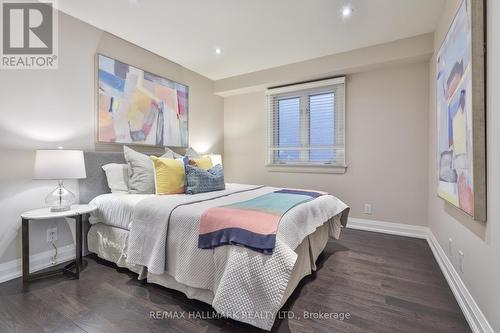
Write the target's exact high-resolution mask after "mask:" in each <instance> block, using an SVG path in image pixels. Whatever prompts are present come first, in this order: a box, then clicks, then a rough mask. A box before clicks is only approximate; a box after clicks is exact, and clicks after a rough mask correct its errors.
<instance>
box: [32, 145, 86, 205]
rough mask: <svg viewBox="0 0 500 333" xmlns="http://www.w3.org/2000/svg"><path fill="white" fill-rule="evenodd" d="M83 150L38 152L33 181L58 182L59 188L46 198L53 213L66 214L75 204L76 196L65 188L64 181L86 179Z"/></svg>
mask: <svg viewBox="0 0 500 333" xmlns="http://www.w3.org/2000/svg"><path fill="white" fill-rule="evenodd" d="M86 177H87V175H86V172H85V162H84V158H83V152H82V151H81V150H63V149H57V150H37V151H36V156H35V167H34V171H33V179H52V180H58V181H59V184H58V186H57V188H56V189H55V190H54V191H52V192H51V193H50V194H49V195H47V197H46V198H45V203H46V204H47V205H48V206H49V207H50V211H52V212H64V211H66V210H69V209H70V208H71V205H72V204H74V203H75V199H76V197H75V195H74V194H73V193H71V191H69V190H67V189H66V188H64V184H63V180H64V179H80V178H86Z"/></svg>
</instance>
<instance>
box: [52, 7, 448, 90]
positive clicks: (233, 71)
mask: <svg viewBox="0 0 500 333" xmlns="http://www.w3.org/2000/svg"><path fill="white" fill-rule="evenodd" d="M444 2H445V0H176V1H174V0H105V1H103V0H85V1H82V0H62V1H58V5H59V9H60V10H61V11H63V12H65V13H67V14H70V15H71V16H74V17H76V18H79V19H81V20H83V21H85V22H87V23H89V24H91V25H94V26H96V27H98V28H100V29H103V30H105V31H108V32H110V33H112V34H114V35H117V36H119V37H121V38H123V39H125V40H128V41H130V42H132V43H134V44H137V45H139V46H141V47H143V48H145V49H147V50H150V51H152V52H154V53H157V54H159V55H161V56H163V57H165V58H167V59H169V60H171V61H174V62H176V63H178V64H180V65H182V66H184V67H186V68H189V69H191V70H193V71H195V72H197V73H200V74H202V75H204V76H206V77H208V78H210V79H213V80H217V79H222V78H226V77H230V76H235V75H240V74H245V73H249V72H254V71H258V70H262V69H266V68H271V67H276V66H280V65H286V64H290V63H294V62H299V61H303V60H308V59H313V58H317V57H321V56H325V55H330V54H335V53H340V52H345V51H349V50H353V49H357V48H361V47H366V46H371V45H376V44H380V43H385V42H389V41H394V40H397V39H402V38H407V37H412V36H416V35H420V34H424V33H428V32H432V31H434V30H435V28H436V25H437V22H438V18H439V16H440V14H441V10H442V8H443V4H444ZM346 5H350V6H352V8H353V9H354V12H353V14H352V16H351V17H350V18H348V19H344V18H343V17H342V8H343V7H344V6H346ZM216 48H221V49H222V53H221V54H216V52H215V49H216Z"/></svg>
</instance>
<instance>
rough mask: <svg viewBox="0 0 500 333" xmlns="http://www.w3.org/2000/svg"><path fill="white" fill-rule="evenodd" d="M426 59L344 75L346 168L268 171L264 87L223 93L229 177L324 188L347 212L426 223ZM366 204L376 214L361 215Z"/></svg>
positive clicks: (392, 219)
mask: <svg viewBox="0 0 500 333" xmlns="http://www.w3.org/2000/svg"><path fill="white" fill-rule="evenodd" d="M428 80H429V77H428V62H427V61H425V62H418V63H413V64H405V65H393V66H391V67H385V68H384V69H379V70H373V71H368V72H364V73H358V74H353V75H348V77H347V83H346V84H347V86H346V94H347V100H346V117H347V118H346V123H347V125H346V126H347V129H346V135H347V137H346V142H347V164H348V168H347V172H346V173H345V174H306V173H280V172H269V171H267V170H266V168H265V164H266V161H267V160H266V158H267V151H266V147H267V143H266V142H267V132H266V131H267V129H266V126H267V111H266V104H265V103H266V99H265V95H264V91H259V92H255V93H250V94H242V95H236V96H230V97H226V98H225V99H224V128H225V131H224V167H225V174H226V178H227V180H228V181H230V182H243V183H254V184H270V185H275V186H290V187H299V188H313V189H319V190H325V191H328V192H330V193H333V194H334V195H336V196H338V197H339V198H341V199H342V200H344V201H345V202H346V203H347V204H348V205H349V206H351V209H352V210H351V212H352V213H351V216H354V217H359V218H370V219H376V220H383V221H389V222H398V223H407V224H416V225H425V224H426V219H425V217H426V210H427V185H426V184H427V164H428V163H427V159H428V152H427V146H426V142H427V140H426V133H427V110H428ZM365 203H371V204H372V205H373V215H365V214H363V208H364V204H365Z"/></svg>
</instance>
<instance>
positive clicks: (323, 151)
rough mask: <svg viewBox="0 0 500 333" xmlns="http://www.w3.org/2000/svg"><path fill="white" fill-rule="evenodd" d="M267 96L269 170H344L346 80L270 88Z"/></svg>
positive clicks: (338, 79) (339, 79) (337, 79)
mask: <svg viewBox="0 0 500 333" xmlns="http://www.w3.org/2000/svg"><path fill="white" fill-rule="evenodd" d="M267 95H268V101H269V116H270V121H269V164H270V166H271V167H277V166H278V167H279V166H289V167H300V166H304V167H339V168H344V169H345V143H344V141H345V140H344V105H345V102H344V95H345V78H343V77H342V78H336V79H330V80H322V81H316V82H309V83H304V84H299V85H293V86H286V87H280V88H273V89H269V90H268V91H267Z"/></svg>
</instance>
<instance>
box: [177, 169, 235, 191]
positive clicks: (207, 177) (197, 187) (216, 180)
mask: <svg viewBox="0 0 500 333" xmlns="http://www.w3.org/2000/svg"><path fill="white" fill-rule="evenodd" d="M225 188H226V184H225V183H224V169H223V168H222V165H220V164H217V165H216V166H214V167H213V168H212V169H209V170H203V169H200V168H196V167H193V166H190V165H186V194H196V193H204V192H212V191H220V190H224V189H225Z"/></svg>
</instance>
